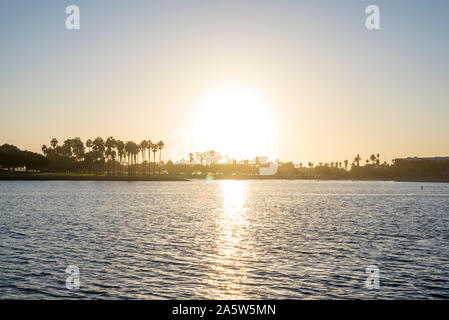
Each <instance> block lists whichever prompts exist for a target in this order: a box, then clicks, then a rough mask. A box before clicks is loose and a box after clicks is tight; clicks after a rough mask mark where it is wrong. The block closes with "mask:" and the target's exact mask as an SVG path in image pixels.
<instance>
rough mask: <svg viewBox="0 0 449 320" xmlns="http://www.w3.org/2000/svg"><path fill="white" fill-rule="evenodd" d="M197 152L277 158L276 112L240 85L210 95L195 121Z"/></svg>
mask: <svg viewBox="0 0 449 320" xmlns="http://www.w3.org/2000/svg"><path fill="white" fill-rule="evenodd" d="M193 132H194V137H193V143H194V148H195V150H198V151H202V152H204V151H206V150H215V151H217V152H219V153H220V154H221V155H222V156H228V157H229V158H232V159H237V160H242V159H253V158H255V157H256V156H267V157H274V156H276V154H277V127H276V125H275V120H274V114H273V110H272V108H271V107H270V105H269V104H268V103H267V101H265V100H264V99H263V98H262V97H261V96H260V95H258V94H256V93H255V92H252V91H250V90H247V89H245V88H242V87H238V86H227V87H222V88H219V89H216V90H214V91H212V92H210V93H209V94H207V95H206V96H205V97H204V99H203V100H202V101H201V103H200V105H199V107H198V110H197V112H196V114H195V117H194V119H193Z"/></svg>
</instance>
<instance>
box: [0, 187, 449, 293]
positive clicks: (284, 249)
mask: <svg viewBox="0 0 449 320" xmlns="http://www.w3.org/2000/svg"><path fill="white" fill-rule="evenodd" d="M421 185H423V186H424V189H423V190H421ZM68 265H76V266H77V267H78V268H79V270H80V289H79V290H68V289H67V288H66V278H67V276H68V274H66V273H65V270H66V267H67V266H68ZM369 265H376V266H377V267H379V269H380V288H379V289H377V290H376V289H372V290H369V289H367V288H366V285H365V281H366V278H367V276H368V275H367V274H366V273H365V270H366V267H367V266H369ZM0 274H1V277H0V297H1V298H33V299H40V298H45V299H53V298H89V299H90V298H94V299H98V298H100V299H111V298H132V299H136V298H137V299H141V298H145V299H173V298H178V299H189V298H193V299H195V298H198V299H244V298H254V299H264V298H273V299H285V298H290V299H318V298H331V299H333V298H343V299H347V298H362V299H373V298H387V299H413V298H419V299H421V298H425V299H432V298H449V184H438V183H432V184H431V183H427V184H426V183H424V184H423V183H419V184H418V183H394V182H333V181H330V182H323V181H321V182H318V181H280V180H273V181H213V182H210V183H206V182H204V181H193V182H130V183H126V182H72V181H42V182H39V181H36V182H32V181H0Z"/></svg>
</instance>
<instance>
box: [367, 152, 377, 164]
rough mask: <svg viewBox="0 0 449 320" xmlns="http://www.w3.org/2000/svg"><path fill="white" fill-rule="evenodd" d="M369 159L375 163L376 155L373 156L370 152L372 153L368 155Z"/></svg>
mask: <svg viewBox="0 0 449 320" xmlns="http://www.w3.org/2000/svg"><path fill="white" fill-rule="evenodd" d="M369 159H370V160H371V162H372V163H373V164H375V163H376V156H375V155H374V154H372V155H371V156H370V157H369Z"/></svg>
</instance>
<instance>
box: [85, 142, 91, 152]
mask: <svg viewBox="0 0 449 320" xmlns="http://www.w3.org/2000/svg"><path fill="white" fill-rule="evenodd" d="M86 147H88V148H89V152H90V148H92V140H90V139H87V140H86Z"/></svg>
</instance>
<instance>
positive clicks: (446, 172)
mask: <svg viewBox="0 0 449 320" xmlns="http://www.w3.org/2000/svg"><path fill="white" fill-rule="evenodd" d="M394 165H395V167H396V169H397V170H399V172H400V173H401V175H403V176H414V177H432V178H447V177H449V157H427V158H418V157H414V158H411V157H409V158H399V159H395V160H394Z"/></svg>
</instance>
